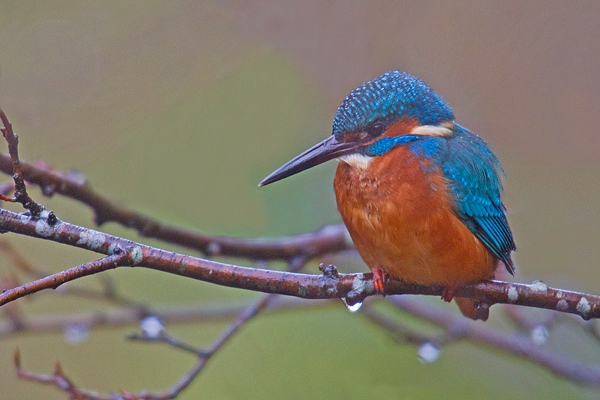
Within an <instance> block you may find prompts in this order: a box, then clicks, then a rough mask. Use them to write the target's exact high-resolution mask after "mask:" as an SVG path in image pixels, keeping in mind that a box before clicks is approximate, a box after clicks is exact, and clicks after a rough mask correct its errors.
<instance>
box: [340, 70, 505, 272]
mask: <svg viewBox="0 0 600 400" xmlns="http://www.w3.org/2000/svg"><path fill="white" fill-rule="evenodd" d="M400 118H413V119H415V120H416V121H417V122H418V123H419V124H421V125H440V124H442V123H445V122H451V123H452V125H451V126H452V131H451V134H450V135H449V136H425V135H413V134H406V135H401V136H396V137H382V138H380V139H379V140H376V141H374V142H373V143H372V144H369V145H367V146H364V147H363V148H361V150H360V153H361V154H363V155H366V156H369V157H377V156H381V155H383V154H386V153H387V152H388V151H390V150H391V149H393V148H394V147H396V146H401V145H407V146H410V149H411V150H412V151H413V153H414V154H415V155H416V156H417V157H420V158H423V159H428V160H431V161H432V163H431V164H432V165H433V166H434V170H435V169H436V168H437V169H439V170H440V171H441V172H442V173H443V174H444V177H445V178H446V179H447V180H448V189H449V191H450V194H451V195H452V198H453V200H454V205H455V210H454V211H455V213H456V215H457V216H458V217H459V218H460V220H461V221H462V222H463V223H464V224H465V225H466V226H467V227H468V228H469V230H471V232H473V234H474V235H475V236H476V237H477V238H478V239H479V240H481V242H482V243H483V244H484V245H485V246H486V247H487V248H488V249H489V250H490V251H491V252H492V253H494V255H496V257H498V258H499V259H500V260H502V262H503V263H504V265H505V266H506V269H507V270H508V272H510V273H511V274H513V273H514V264H513V261H512V259H511V252H512V251H514V250H516V247H515V243H514V240H513V236H512V232H511V230H510V227H509V225H508V221H507V219H506V211H505V207H504V205H503V204H502V200H501V197H500V196H501V194H502V183H501V182H500V177H501V176H503V174H504V172H503V170H502V166H501V165H500V162H499V161H498V159H497V158H496V156H495V155H494V154H493V153H492V151H491V150H490V148H489V147H488V145H487V143H486V142H485V141H484V140H483V139H481V138H480V137H479V136H477V135H476V134H474V133H472V132H471V131H469V130H468V129H466V128H463V127H461V126H460V125H458V124H456V123H454V114H453V113H452V110H451V109H450V107H448V105H446V103H444V101H443V100H442V98H441V97H440V96H439V95H438V94H437V93H435V92H434V91H433V90H432V89H431V88H430V87H429V86H427V85H426V84H425V83H424V82H422V81H421V80H419V79H418V78H416V77H414V76H412V75H410V74H407V73H404V72H400V71H390V72H387V73H385V74H383V75H381V76H380V77H378V78H376V79H374V80H372V81H369V82H366V83H364V84H362V85H361V86H359V87H358V88H356V89H354V90H353V91H352V93H350V94H349V95H348V97H346V99H344V101H343V102H342V104H341V105H340V107H339V108H338V110H337V113H336V116H335V119H334V122H333V134H334V135H335V137H336V139H338V140H342V139H343V136H344V135H345V134H347V133H354V132H361V131H364V130H365V129H367V127H368V126H369V125H370V124H372V123H374V122H375V121H377V122H382V123H384V124H385V125H386V126H391V125H393V124H394V122H396V121H398V120H399V119H400ZM428 168H430V167H428ZM428 172H433V171H432V170H428Z"/></svg>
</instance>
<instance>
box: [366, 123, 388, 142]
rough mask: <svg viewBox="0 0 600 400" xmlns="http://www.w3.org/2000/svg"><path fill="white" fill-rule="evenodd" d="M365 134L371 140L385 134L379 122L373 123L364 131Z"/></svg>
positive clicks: (383, 127)
mask: <svg viewBox="0 0 600 400" xmlns="http://www.w3.org/2000/svg"><path fill="white" fill-rule="evenodd" d="M366 132H367V134H368V135H369V136H370V137H372V138H374V137H377V136H379V135H381V134H382V133H383V132H385V125H384V124H382V123H381V122H375V123H374V124H373V125H371V126H369V127H368V128H367V129H366Z"/></svg>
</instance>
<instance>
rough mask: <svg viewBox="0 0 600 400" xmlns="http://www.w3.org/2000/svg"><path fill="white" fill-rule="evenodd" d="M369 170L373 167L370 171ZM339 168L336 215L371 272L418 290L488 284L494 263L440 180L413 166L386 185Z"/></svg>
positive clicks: (383, 179) (346, 167) (367, 175)
mask: <svg viewBox="0 0 600 400" xmlns="http://www.w3.org/2000/svg"><path fill="white" fill-rule="evenodd" d="M369 169H371V166H370V168H369ZM377 172H378V171H377V165H375V168H374V170H373V171H371V173H367V172H366V171H359V170H357V169H355V168H353V167H351V166H349V165H346V164H343V163H340V165H339V166H338V172H337V173H336V179H335V182H334V185H335V191H336V199H337V204H338V209H339V211H340V214H341V215H342V219H343V220H344V223H345V224H346V227H347V228H348V231H349V232H350V235H351V237H352V240H353V241H354V244H355V246H356V248H357V250H358V252H359V254H360V255H361V257H362V258H363V260H364V261H365V263H366V264H367V265H368V266H369V268H371V269H373V268H375V267H380V268H381V269H383V270H384V271H385V272H386V273H387V274H389V275H390V276H392V277H394V278H396V279H401V280H404V281H407V282H414V283H419V284H443V285H447V286H457V285H460V284H464V283H474V282H479V281H483V280H486V279H491V278H493V277H494V271H495V269H496V265H497V263H498V261H497V259H496V257H495V256H494V255H493V254H492V253H491V252H490V251H489V250H488V249H487V248H486V247H485V246H484V245H483V243H481V242H480V241H479V240H478V239H477V238H476V237H475V236H474V235H473V233H472V232H471V231H470V230H469V229H468V228H467V227H466V226H465V225H464V224H463V223H462V222H461V221H460V219H458V217H456V215H455V214H454V212H453V209H452V203H451V199H450V197H449V194H448V193H447V190H446V188H445V181H444V180H443V178H442V176H441V174H437V175H436V174H430V173H429V174H428V173H426V172H424V171H423V169H422V168H421V167H420V166H419V164H418V163H417V164H416V165H415V166H413V165H410V163H408V165H406V163H405V165H404V166H403V170H402V174H398V175H396V176H394V177H393V179H388V178H387V177H386V176H382V175H381V174H380V175H378V176H377V178H375V177H374V176H373V175H372V173H377Z"/></svg>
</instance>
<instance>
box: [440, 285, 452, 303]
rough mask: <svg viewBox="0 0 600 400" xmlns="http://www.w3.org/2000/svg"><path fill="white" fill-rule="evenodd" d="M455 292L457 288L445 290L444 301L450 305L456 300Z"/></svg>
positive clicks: (443, 293)
mask: <svg viewBox="0 0 600 400" xmlns="http://www.w3.org/2000/svg"><path fill="white" fill-rule="evenodd" d="M454 290H455V288H446V289H444V291H443V292H442V300H444V301H445V302H446V303H450V302H451V301H452V299H453V298H454Z"/></svg>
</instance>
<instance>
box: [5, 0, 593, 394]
mask: <svg viewBox="0 0 600 400" xmlns="http://www.w3.org/2000/svg"><path fill="white" fill-rule="evenodd" d="M598 15H600V3H598V2H594V1H589V2H576V3H566V2H561V1H529V2H521V1H506V2H495V1H487V2H479V1H462V2H411V1H406V2H400V1H398V2H392V1H365V2H346V1H338V2H327V4H326V5H324V4H323V2H318V1H315V2H304V1H302V2H281V1H271V2H269V1H263V2H245V1H238V2H235V1H218V2H217V1H213V2H210V1H203V2H192V1H188V2H181V1H176V2H166V1H165V2H163V1H137V2H136V1H125V2H123V1H103V2H94V1H82V2H68V1H51V2H13V1H0V106H1V107H2V108H3V109H4V110H5V111H6V113H7V114H8V116H9V118H10V119H11V121H12V123H13V125H14V127H15V130H16V131H17V133H18V134H19V135H20V138H21V147H20V151H21V156H22V158H23V159H25V160H28V161H36V160H43V161H45V162H46V163H48V164H49V165H51V166H52V167H54V168H56V169H60V170H67V169H70V168H75V169H78V170H79V171H81V172H82V173H84V174H85V175H86V176H87V177H88V178H89V180H90V182H91V183H92V185H93V186H94V188H96V189H97V190H98V191H100V192H101V193H104V194H106V195H110V196H111V197H113V198H114V199H117V200H118V201H120V202H122V203H123V204H124V205H127V206H129V207H132V208H135V209H137V210H140V211H143V212H145V213H148V214H151V215H153V216H154V217H157V218H160V219H162V220H164V221H168V222H171V223H174V224H178V225H181V226H185V227H188V228H193V229H197V230H200V231H202V232H206V233H211V234H226V235H243V236H263V235H282V234H294V233H300V232H303V231H306V230H313V229H316V228H318V227H320V226H322V225H324V224H327V223H334V222H338V221H339V217H338V215H337V212H336V210H335V204H334V199H333V190H332V185H331V181H332V178H333V170H334V163H328V164H326V165H323V166H321V167H319V168H316V169H314V170H311V171H308V172H306V173H303V174H301V175H298V176H296V177H294V178H291V179H288V180H286V181H283V182H281V183H278V184H276V185H273V186H269V187H267V188H264V189H260V190H259V189H257V187H256V184H257V182H258V181H259V180H260V179H261V178H263V177H264V176H265V175H266V174H267V173H269V172H271V171H272V170H273V169H274V168H276V167H278V166H279V165H280V164H281V163H283V162H284V161H287V160H288V159H289V158H290V157H292V156H294V155H296V154H297V153H299V152H300V151H302V150H304V149H306V148H307V147H308V146H310V145H312V144H314V143H316V142H317V141H319V140H321V139H322V138H324V137H325V136H327V135H329V134H330V129H331V121H332V119H333V115H334V113H335V110H336V107H337V105H338V104H339V102H340V101H341V100H342V99H343V97H344V96H345V95H346V94H347V93H348V92H349V91H350V90H351V89H353V88H354V87H355V86H356V85H358V84H359V83H361V82H363V81H365V80H368V79H371V78H374V77H375V76H377V75H379V74H380V73H383V72H385V71H386V70H389V69H402V70H407V71H409V72H411V73H414V74H416V75H417V76H419V77H421V78H422V79H424V80H425V81H426V82H427V83H428V84H430V85H431V86H433V88H434V89H435V90H437V91H438V92H440V93H441V94H442V95H443V96H444V99H445V100H446V101H447V102H448V103H449V104H450V105H451V106H452V107H453V108H454V111H455V114H456V116H457V120H458V121H459V123H461V124H463V125H465V126H467V127H469V128H470V129H472V130H473V131H475V132H477V133H479V134H480V135H482V136H483V137H484V138H485V139H486V140H487V141H488V142H489V143H490V145H491V146H492V148H493V149H494V150H495V152H496V153H497V155H498V156H499V158H500V160H501V161H502V162H503V165H504V167H505V169H506V172H507V175H508V179H507V180H506V181H505V188H506V196H505V200H506V204H507V205H508V207H509V218H510V222H511V225H512V227H513V230H514V234H515V237H516V241H517V246H518V248H519V251H518V253H517V254H516V256H515V259H516V262H517V267H518V275H517V279H518V280H520V281H522V282H530V281H532V280H534V279H542V280H543V281H544V282H545V283H547V284H549V285H552V286H558V287H564V288H568V289H573V290H579V291H586V292H592V293H596V294H600V274H598V272H597V271H598V262H599V260H600V246H599V245H598V243H599V238H600V212H599V211H598V209H599V205H600V201H599V198H600V158H599V155H600V134H599V133H600V104H599V102H598V99H599V98H600V73H599V70H600V39H599V38H600V20H599V19H598ZM0 147H1V146H0ZM3 151H4V150H3ZM6 178H7V179H8V177H6ZM32 194H33V195H34V197H35V198H36V199H37V200H40V201H41V202H42V203H43V204H45V205H46V206H48V207H49V208H51V209H53V210H54V211H55V212H56V214H57V215H58V216H59V217H60V218H63V219H65V220H67V221H70V222H74V223H78V224H82V225H85V226H93V225H92V221H91V213H90V212H89V210H88V209H86V208H85V207H83V206H81V205H80V204H78V203H76V202H73V201H71V200H66V199H63V198H52V199H46V198H42V197H41V194H40V192H39V191H37V190H33V191H32ZM103 229H105V230H106V231H109V232H111V233H114V234H117V235H122V236H127V237H130V238H133V239H138V237H137V236H136V235H135V234H134V233H133V232H131V231H128V230H125V229H122V228H120V227H118V226H116V225H114V224H110V225H107V226H105V227H103ZM2 239H4V240H10V241H11V243H13V244H14V245H15V246H16V247H17V248H18V249H19V251H21V252H22V254H24V255H25V256H26V257H27V259H28V260H30V261H31V262H33V263H34V264H35V265H36V266H39V267H40V268H45V269H46V270H47V271H59V270H62V269H65V268H68V267H71V266H74V265H77V264H79V263H82V262H86V261H89V260H92V259H94V257H95V256H94V255H93V254H91V253H88V252H84V251H81V250H77V249H70V248H66V247H65V246H60V245H57V244H53V243H42V242H41V241H38V240H32V239H28V238H22V237H17V236H14V235H5V236H4V237H3V238H2ZM145 242H147V243H150V244H156V242H153V241H147V240H146V241H145ZM174 249H176V248H174ZM176 250H179V251H181V249H176ZM0 262H2V263H1V264H0V275H2V276H6V274H9V271H10V265H9V264H8V260H6V257H4V256H2V255H0ZM341 267H343V266H341ZM310 268H311V269H310V271H313V272H314V271H316V268H315V266H314V265H312V266H311V267H310ZM346 268H347V269H348V268H349V269H352V270H356V269H364V268H365V267H364V266H361V265H360V264H355V265H352V266H350V267H349V266H346ZM107 274H108V275H110V276H111V277H113V278H114V279H115V281H116V282H117V288H118V290H119V291H121V292H122V293H126V294H127V295H129V296H131V297H133V298H134V299H137V300H143V301H148V302H150V303H167V304H176V303H192V302H210V303H215V302H217V303H218V302H226V301H231V300H241V299H247V300H248V301H250V300H251V299H253V298H255V297H256V296H257V294H255V293H247V292H241V291H237V290H233V289H224V288H220V287H216V286H212V285H208V284H204V283H201V282H194V281H190V280H186V279H183V278H179V277H173V276H168V275H166V274H160V273H157V272H153V271H148V270H142V269H140V270H119V271H111V272H108V273H107ZM78 284H81V285H84V286H85V285H87V286H89V287H96V286H97V281H96V278H94V277H91V278H86V279H83V280H81V281H80V282H79V283H78ZM18 303H19V306H20V307H21V308H22V309H23V311H24V312H26V313H28V314H31V315H33V314H37V313H45V312H58V311H65V312H67V311H75V310H96V309H98V310H101V309H106V307H107V305H106V304H99V303H97V302H93V301H87V300H81V299H78V298H63V297H60V296H58V295H56V294H54V293H44V294H40V295H36V296H32V297H31V300H30V301H28V299H23V300H20V301H19V302H18ZM454 311H455V310H454V308H452V307H449V312H454ZM489 323H490V324H491V325H496V326H498V327H501V326H503V325H505V323H504V322H502V313H501V312H500V310H499V309H498V307H495V308H493V309H492V317H491V321H490V322H489ZM224 327H225V324H223V323H218V324H190V325H179V326H172V327H168V329H169V331H170V332H171V333H172V334H174V335H177V336H178V337H180V338H182V339H185V340H187V341H188V342H190V343H192V344H195V345H198V346H203V345H206V344H208V343H210V341H211V340H212V339H213V338H214V337H215V336H216V335H218V334H219V333H220V331H221V330H222V329H223V328H224ZM135 329H136V327H134V326H132V327H127V328H119V329H110V330H109V329H103V330H98V331H94V332H92V333H91V336H90V337H89V339H88V340H87V341H85V342H84V343H82V344H80V345H68V344H65V342H64V340H63V338H62V335H59V334H52V335H43V336H40V335H23V336H20V337H18V336H17V337H15V336H13V337H10V338H8V339H2V340H0V397H2V398H7V399H13V398H14V399H29V398H48V399H62V398H65V397H66V396H65V395H64V393H60V392H58V391H57V390H55V389H53V388H50V387H42V386H40V385H36V384H32V383H27V382H23V381H18V380H17V379H16V378H15V374H14V368H13V366H12V353H13V351H14V349H15V348H16V347H17V346H18V347H19V348H20V349H21V355H22V360H23V365H24V367H26V368H28V369H32V370H35V371H40V372H50V371H51V370H52V368H53V363H54V361H55V360H60V361H61V363H62V365H63V368H64V370H65V373H67V374H68V375H69V376H70V377H71V378H73V379H74V381H75V382H77V383H78V384H80V385H81V386H83V387H85V388H90V389H96V390H100V391H104V392H106V391H111V390H115V389H120V388H121V389H126V390H128V391H132V392H135V391H138V390H140V389H144V388H145V389H150V390H160V389H163V388H165V387H168V386H170V385H171V384H172V383H173V382H174V381H175V380H176V379H178V378H179V377H180V376H181V375H182V374H183V373H184V372H185V371H186V370H187V369H188V368H189V367H190V366H191V365H192V363H193V362H194V359H193V358H192V357H190V356H189V355H186V354H182V353H180V352H178V351H175V350H173V349H170V348H167V347H165V346H161V345H151V344H140V343H129V342H127V341H126V340H125V339H124V336H125V334H127V333H130V332H133V331H135ZM580 336H581V337H580ZM552 341H553V343H554V347H556V348H560V349H561V350H560V351H562V352H563V353H564V354H566V355H575V356H578V357H581V358H582V359H585V360H587V361H590V362H595V363H600V349H599V347H598V345H597V344H594V343H592V342H591V341H589V340H587V339H586V338H585V337H584V336H583V335H581V334H573V333H572V328H569V327H567V328H564V329H561V330H559V332H557V333H556V335H555V336H554V337H553V338H551V342H552ZM551 344H552V343H551ZM598 395H599V393H598V391H594V390H591V389H585V388H581V387H577V386H575V385H573V384H571V383H568V382H565V381H563V380H560V379H558V378H556V377H554V376H553V375H551V374H550V373H548V372H547V371H545V370H542V369H539V368H537V367H535V366H533V365H531V364H529V363H526V362H524V361H522V360H520V359H516V358H515V357H511V356H506V355H503V354H499V353H497V352H488V351H486V350H485V349H483V348H480V347H476V346H473V345H470V344H467V343H461V344H454V345H451V346H449V347H447V348H444V349H443V352H442V356H441V358H440V359H439V360H438V361H437V362H435V363H433V364H430V365H423V364H420V363H419V362H418V360H417V355H416V350H415V348H414V347H411V346H407V345H397V344H394V343H393V341H392V340H390V339H389V337H388V336H386V335H385V334H384V333H383V332H381V331H380V330H378V329H376V328H374V327H373V326H371V325H369V324H368V323H367V322H366V321H365V320H364V319H363V318H361V317H360V316H359V315H356V314H351V313H349V312H347V311H346V310H345V309H344V308H343V307H342V306H341V305H340V306H337V307H336V306H332V307H328V308H326V309H320V310H313V311H302V312H294V313H292V312H290V313H286V314H278V315H268V316H261V317H259V318H258V319H256V320H254V321H253V322H251V323H250V324H249V325H248V326H246V327H245V328H244V329H243V331H242V332H241V333H240V334H239V335H238V336H236V337H235V338H234V339H233V340H231V342H229V343H228V344H227V346H226V347H225V348H224V349H223V350H222V351H220V352H219V353H218V354H217V355H216V356H215V357H214V358H213V359H212V360H211V361H210V364H209V365H208V366H207V367H206V369H205V371H204V372H203V373H202V375H201V376H200V377H199V378H198V379H197V380H196V381H195V382H194V383H193V384H192V385H191V386H190V387H189V388H188V389H187V390H186V391H185V392H184V393H183V394H182V396H181V398H182V399H196V398H215V399H221V398H223V399H228V398H230V399H234V398H260V399H280V398H346V399H352V398H401V397H402V398H423V399H428V398H446V399H455V398H456V399H458V398H487V399H500V398H502V399H507V398H509V399H510V398H524V397H526V396H527V397H528V398H532V399H546V398H565V399H578V398H588V399H594V398H597V397H598Z"/></svg>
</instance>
